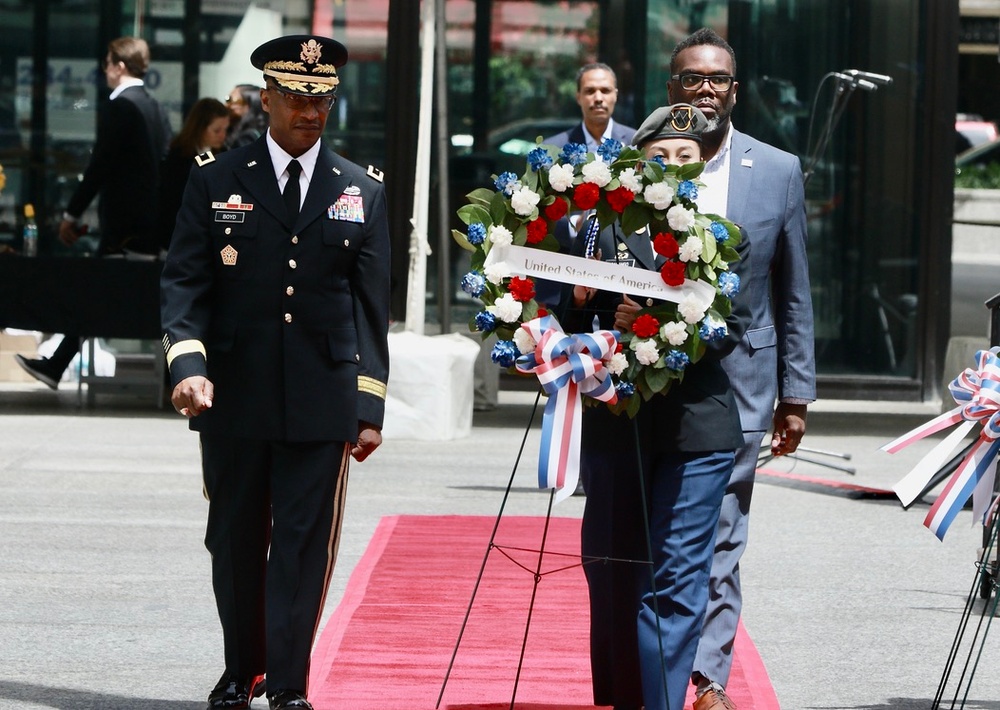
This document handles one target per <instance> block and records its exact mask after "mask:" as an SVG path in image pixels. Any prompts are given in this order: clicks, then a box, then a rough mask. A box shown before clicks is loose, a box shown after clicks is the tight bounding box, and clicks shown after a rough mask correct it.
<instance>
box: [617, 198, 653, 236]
mask: <svg viewBox="0 0 1000 710" xmlns="http://www.w3.org/2000/svg"><path fill="white" fill-rule="evenodd" d="M652 217H653V210H652V209H651V208H650V207H649V206H648V205H644V204H639V203H637V202H632V203H631V204H629V205H628V206H627V207H626V208H625V211H624V212H623V213H622V219H621V222H622V231H623V232H624V233H625V234H635V233H636V232H638V231H639V230H640V229H642V228H643V227H645V226H646V225H648V224H649V223H650V221H651V220H652Z"/></svg>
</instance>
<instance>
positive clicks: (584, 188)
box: [573, 182, 601, 210]
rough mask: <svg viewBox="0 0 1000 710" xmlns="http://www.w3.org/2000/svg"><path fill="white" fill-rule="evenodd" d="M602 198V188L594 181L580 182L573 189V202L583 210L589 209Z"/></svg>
mask: <svg viewBox="0 0 1000 710" xmlns="http://www.w3.org/2000/svg"><path fill="white" fill-rule="evenodd" d="M600 198H601V188H599V187H598V186H597V185H595V184H594V183H592V182H584V183H580V184H579V185H577V186H576V189H575V190H573V202H575V203H576V206H577V207H579V208H580V209H581V210H589V209H591V208H592V207H593V206H594V205H596V204H597V201H598V200H599V199H600Z"/></svg>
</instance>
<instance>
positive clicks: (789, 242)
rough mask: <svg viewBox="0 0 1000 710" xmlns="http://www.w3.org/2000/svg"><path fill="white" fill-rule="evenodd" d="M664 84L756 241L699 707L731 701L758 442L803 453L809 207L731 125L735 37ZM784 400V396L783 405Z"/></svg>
mask: <svg viewBox="0 0 1000 710" xmlns="http://www.w3.org/2000/svg"><path fill="white" fill-rule="evenodd" d="M670 73H671V75H672V76H671V79H670V81H669V83H668V84H667V91H668V94H669V97H670V100H671V101H684V102H687V103H690V104H693V105H695V106H696V107H698V108H699V109H700V110H701V111H702V112H704V113H705V115H706V116H708V119H709V123H710V126H709V129H708V130H706V131H705V133H703V134H702V145H703V150H704V154H703V157H704V159H705V161H706V162H705V170H704V171H703V172H702V174H701V176H700V178H699V179H700V180H701V181H702V182H703V183H705V185H706V188H705V189H704V190H702V191H701V194H700V196H699V199H698V206H699V208H700V209H701V210H702V211H704V212H710V213H716V214H720V215H723V216H724V217H726V218H727V219H729V220H731V221H733V222H736V223H737V224H739V225H740V226H741V227H742V228H743V229H744V230H745V231H746V233H747V235H748V237H749V239H750V244H751V247H752V249H751V256H750V261H751V264H750V274H751V276H750V278H749V279H746V280H744V282H743V283H742V285H741V291H740V292H741V297H745V298H746V301H747V303H748V304H749V306H750V309H751V316H752V321H751V324H750V327H749V329H748V330H747V332H746V334H745V335H744V336H743V338H742V339H741V340H740V343H739V344H738V345H737V347H736V349H735V350H733V352H732V354H730V355H729V356H728V357H727V358H726V359H724V360H723V361H722V365H723V367H724V368H725V370H726V373H727V374H728V375H729V379H730V381H731V382H732V385H733V391H734V392H735V393H736V401H737V402H738V403H739V409H740V420H741V424H742V428H743V446H741V447H740V449H739V450H738V451H737V453H736V465H735V468H734V470H733V475H732V478H731V479H730V481H729V485H728V487H727V488H726V495H725V498H724V499H723V502H722V511H721V513H720V517H719V529H718V534H717V536H716V541H715V555H714V559H713V563H712V573H711V577H710V579H709V600H708V611H707V613H706V616H705V623H704V627H703V629H702V636H701V640H700V642H699V645H698V655H697V658H696V659H695V664H694V674H693V678H692V680H693V682H694V683H695V684H696V686H697V692H698V699H697V702H695V705H694V707H695V710H733V708H735V704H734V703H733V701H732V699H731V698H729V697H728V696H727V694H726V692H725V686H726V684H727V682H728V681H729V674H730V670H731V669H732V662H733V643H734V640H735V638H736V628H737V624H738V622H739V618H740V612H741V610H742V601H743V594H742V588H741V586H740V557H741V556H742V554H743V551H744V550H745V549H746V544H747V532H748V526H749V516H750V499H751V494H752V493H753V483H754V475H755V472H756V468H757V456H758V454H759V452H760V444H761V441H762V439H763V438H764V435H765V434H766V433H767V429H768V426H771V428H772V430H773V431H772V435H771V441H770V445H771V446H770V448H771V453H772V454H774V455H776V456H781V455H784V454H790V453H793V452H794V451H795V449H796V448H797V447H798V445H799V441H800V440H801V439H802V435H803V434H804V433H805V428H806V407H807V405H808V404H809V403H810V402H812V401H813V400H814V399H815V398H816V382H815V378H816V365H815V358H814V352H813V313H812V299H811V296H810V291H809V262H808V259H807V255H806V211H805V198H804V190H803V184H802V170H801V167H800V165H799V159H798V158H797V157H796V156H794V155H791V154H789V153H786V152H784V151H782V150H778V149H777V148H774V147H773V146H770V145H767V144H766V143H762V142H761V141H758V140H756V139H754V138H752V137H750V136H748V135H746V134H745V133H741V132H740V131H738V130H736V128H734V127H733V125H732V120H731V117H732V111H733V108H734V106H735V105H736V93H737V89H739V82H737V81H736V79H735V77H736V56H735V54H734V53H733V49H732V47H730V46H729V44H728V43H727V42H726V41H725V40H724V39H722V38H721V37H719V35H717V34H716V33H715V32H713V31H712V30H710V29H701V30H698V31H697V32H695V33H694V34H692V35H691V36H690V37H688V38H686V39H684V40H682V41H681V42H680V43H678V45H677V47H676V48H675V49H674V53H673V56H672V57H671V61H670ZM776 401H777V404H776Z"/></svg>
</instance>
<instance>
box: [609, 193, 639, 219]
mask: <svg viewBox="0 0 1000 710" xmlns="http://www.w3.org/2000/svg"><path fill="white" fill-rule="evenodd" d="M607 197H608V204H609V205H611V209H613V210H614V211H615V212H617V213H618V214H621V213H622V212H624V211H625V208H626V207H628V206H629V205H630V204H631V203H632V200H634V199H635V193H634V192H632V191H631V190H629V189H628V188H627V187H619V188H617V189H615V190H612V191H611V192H609V193H608V195H607Z"/></svg>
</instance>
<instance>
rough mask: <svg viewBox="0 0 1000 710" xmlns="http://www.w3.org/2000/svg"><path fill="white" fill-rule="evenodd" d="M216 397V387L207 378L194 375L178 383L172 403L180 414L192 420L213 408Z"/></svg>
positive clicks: (172, 394) (172, 396) (171, 398)
mask: <svg viewBox="0 0 1000 710" xmlns="http://www.w3.org/2000/svg"><path fill="white" fill-rule="evenodd" d="M214 397H215V385H213V384H212V383H211V381H210V380H209V379H208V378H207V377H202V376H201V375H194V376H192V377H187V378H185V379H183V380H181V381H180V382H178V383H177V386H176V387H174V391H173V392H172V393H171V395H170V401H171V403H173V405H174V409H176V410H177V412H178V414H181V415H182V416H185V417H187V418H189V419H190V418H191V417H197V416H198V415H199V414H201V413H202V412H204V411H205V410H206V409H208V408H209V407H211V406H212V399H214Z"/></svg>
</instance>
